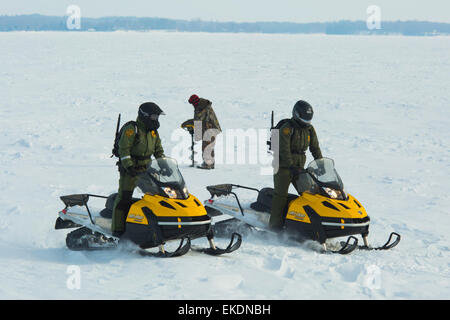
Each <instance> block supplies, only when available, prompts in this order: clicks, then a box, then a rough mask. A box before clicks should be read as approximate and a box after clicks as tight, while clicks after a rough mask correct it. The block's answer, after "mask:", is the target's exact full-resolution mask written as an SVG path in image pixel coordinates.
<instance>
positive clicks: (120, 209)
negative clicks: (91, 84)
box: [111, 102, 165, 237]
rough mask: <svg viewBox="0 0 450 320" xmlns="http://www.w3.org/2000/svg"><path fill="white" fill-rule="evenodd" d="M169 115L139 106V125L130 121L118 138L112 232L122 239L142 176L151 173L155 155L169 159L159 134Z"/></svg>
mask: <svg viewBox="0 0 450 320" xmlns="http://www.w3.org/2000/svg"><path fill="white" fill-rule="evenodd" d="M164 114H165V113H164V112H163V111H162V110H161V108H160V107H159V106H158V105H157V104H156V103H153V102H146V103H144V104H142V105H141V106H140V107H139V111H138V117H137V120H136V122H134V121H130V122H128V123H126V124H125V125H124V126H123V128H122V129H121V136H120V137H118V138H119V141H118V154H119V161H118V167H119V172H120V179H119V191H118V194H117V196H116V199H115V201H114V207H113V215H112V224H111V231H112V234H113V236H116V237H120V236H121V235H122V234H123V233H124V232H125V220H126V217H127V214H128V211H129V209H130V206H131V200H132V196H133V191H134V189H135V188H136V183H137V179H138V175H139V174H141V173H143V172H145V171H146V170H147V166H148V164H149V163H150V161H151V160H150V158H151V156H154V157H155V159H158V158H162V157H165V155H164V149H163V147H162V145H161V139H160V137H159V134H158V128H159V125H160V124H159V120H158V119H159V116H160V115H164Z"/></svg>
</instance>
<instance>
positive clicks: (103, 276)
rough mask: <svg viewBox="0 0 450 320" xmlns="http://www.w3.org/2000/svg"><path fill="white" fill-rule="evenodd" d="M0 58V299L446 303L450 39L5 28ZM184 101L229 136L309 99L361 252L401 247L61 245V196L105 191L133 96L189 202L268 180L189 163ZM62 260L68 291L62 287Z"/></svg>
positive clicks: (248, 242)
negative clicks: (149, 118) (156, 114)
mask: <svg viewBox="0 0 450 320" xmlns="http://www.w3.org/2000/svg"><path fill="white" fill-rule="evenodd" d="M0 47H1V48H2V49H1V50H0V61H1V63H0V128H1V129H0V188H1V192H0V203H1V208H0V283H1V285H0V298H2V299H16V298H19V299H92V298H96V299H283V300H286V299H448V298H450V270H449V266H450V242H449V232H450V219H449V208H450V193H449V191H450V189H449V186H448V180H449V178H450V129H449V126H450V92H449V88H450V78H449V74H450V59H449V52H450V38H449V37H397V36H389V37H384V36H373V37H366V36H324V35H259V34H204V33H168V32H145V33H139V32H115V33H69V32H61V33H58V32H44V33H40V32H17V33H16V32H14V33H0ZM192 93H197V94H198V95H200V96H203V97H206V98H208V99H210V100H212V101H213V103H214V104H213V106H214V107H215V110H216V113H217V115H218V117H219V119H220V121H221V125H222V128H223V129H228V130H229V129H245V130H248V129H251V130H260V129H265V128H267V127H268V126H269V114H270V111H271V110H275V111H276V118H277V119H280V118H282V117H285V116H288V115H289V114H290V112H291V108H292V106H293V104H294V103H295V102H296V101H297V100H299V99H305V100H307V101H309V102H310V103H311V104H312V105H313V107H314V110H315V117H314V121H313V122H314V125H315V128H316V131H317V133H318V136H319V140H320V143H321V147H322V152H323V154H324V156H327V157H331V158H333V159H335V161H336V166H337V169H338V171H339V172H340V175H341V177H342V178H343V180H344V183H345V186H346V189H347V191H348V192H350V193H351V194H353V195H354V196H356V197H357V198H358V199H359V200H360V201H361V202H362V203H363V205H365V207H366V209H367V211H368V213H369V215H370V217H371V219H372V223H371V229H370V230H371V234H370V239H371V241H372V243H373V244H382V243H383V242H384V241H385V240H386V237H387V235H388V234H389V233H390V232H391V231H396V232H399V233H400V234H401V235H402V242H401V243H400V244H399V245H398V247H396V248H395V249H393V250H391V251H387V252H361V251H360V252H354V253H352V254H351V255H348V256H339V255H323V254H319V253H316V252H314V251H311V250H308V249H307V248H306V247H305V246H301V245H294V244H292V243H289V244H287V245H285V244H283V243H282V242H281V241H279V240H277V239H270V238H262V237H258V236H249V237H245V238H244V242H243V245H242V247H241V249H240V250H239V251H237V252H235V253H233V254H230V255H228V256H222V257H210V256H206V255H204V254H200V253H195V252H191V253H189V254H187V255H186V256H183V257H180V258H176V259H157V258H149V257H141V256H138V255H136V254H133V253H129V252H125V251H113V252H73V251H69V250H68V249H66V247H65V234H66V232H65V231H56V230H54V229H53V227H54V222H55V219H56V215H57V212H58V210H60V209H62V207H63V204H62V202H60V200H59V196H61V195H64V194H70V193H80V192H89V193H97V194H109V193H112V192H115V191H116V189H117V182H118V172H117V170H116V167H115V160H114V159H111V158H110V157H109V156H110V154H111V148H112V142H113V138H114V132H115V125H116V119H117V115H118V114H119V113H121V114H122V119H123V121H125V120H132V119H134V118H135V117H136V113H137V108H138V106H139V105H140V104H141V103H142V102H145V101H154V102H156V103H158V104H159V105H160V106H161V107H162V109H163V110H164V111H165V112H166V114H167V115H166V116H165V117H163V119H162V126H161V130H160V133H161V136H162V139H163V145H164V148H165V150H166V154H167V155H172V156H174V157H175V158H177V159H178V160H179V162H180V167H181V171H182V173H183V174H184V176H185V180H186V181H187V184H188V187H189V190H190V192H191V193H193V194H195V195H196V196H197V197H199V198H200V199H201V200H205V199H207V198H208V192H207V191H206V189H205V186H206V185H208V184H213V183H224V182H233V183H238V184H243V185H249V186H254V187H263V186H272V177H271V176H270V175H261V174H260V173H261V172H260V167H261V165H262V164H261V163H260V161H259V160H261V159H262V158H261V159H259V158H258V161H257V163H255V162H252V163H248V162H249V161H247V163H244V164H242V163H236V162H237V161H234V162H235V163H230V161H222V163H219V164H218V165H217V168H216V170H214V171H200V170H198V169H193V168H189V167H188V164H187V163H186V161H185V160H186V157H185V156H184V155H183V152H182V151H183V150H185V151H186V150H187V147H188V145H189V137H188V136H187V137H186V135H184V140H180V139H181V137H183V134H181V135H180V132H179V130H175V129H177V128H179V125H180V123H181V122H182V121H184V120H186V119H188V118H190V117H192V113H193V110H192V106H191V105H189V104H188V103H187V99H188V97H189V96H190V95H191V94H192ZM122 123H123V122H122ZM247 132H248V131H247ZM224 137H226V135H225V134H224V135H222V140H221V141H219V143H218V146H217V149H218V150H219V151H218V153H219V157H220V154H221V151H220V150H224V152H222V158H223V159H224V160H225V159H226V157H225V156H224V154H226V152H225V150H228V151H230V150H234V147H233V145H232V142H231V140H230V141H228V140H227V139H223V138H224ZM260 142H261V141H260ZM262 143H264V141H262ZM230 145H231V149H227V147H228V148H230ZM180 146H182V147H180ZM260 149H261V148H259V149H258V151H259V152H261V154H264V153H265V150H260ZM184 153H186V152H184ZM183 160H184V161H183ZM308 160H311V156H310V155H308ZM220 241H221V239H218V242H220ZM223 241H225V240H223ZM194 244H195V245H205V246H206V245H207V241H206V240H203V239H201V240H196V241H195V242H194ZM70 266H76V268H78V269H75V270H79V271H80V275H81V277H80V280H81V282H80V288H79V289H73V288H72V289H71V286H70V285H69V286H68V285H67V281H68V279H70V277H71V275H72V274H71V273H70V272H71V271H72V270H73V269H71V267H70Z"/></svg>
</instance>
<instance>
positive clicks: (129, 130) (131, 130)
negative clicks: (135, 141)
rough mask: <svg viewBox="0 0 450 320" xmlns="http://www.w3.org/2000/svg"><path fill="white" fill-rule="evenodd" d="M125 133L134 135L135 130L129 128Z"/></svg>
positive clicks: (128, 135) (129, 135)
mask: <svg viewBox="0 0 450 320" xmlns="http://www.w3.org/2000/svg"><path fill="white" fill-rule="evenodd" d="M125 135H126V136H127V137H131V136H132V135H134V130H133V129H131V128H130V129H127V130H126V131H125Z"/></svg>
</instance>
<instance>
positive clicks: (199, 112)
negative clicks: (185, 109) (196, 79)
mask: <svg viewBox="0 0 450 320" xmlns="http://www.w3.org/2000/svg"><path fill="white" fill-rule="evenodd" d="M189 103H190V104H192V105H193V106H194V119H190V120H187V121H185V122H184V124H186V123H191V122H192V123H195V122H196V121H201V126H202V128H201V131H200V132H201V140H202V158H203V163H202V164H201V165H200V166H197V168H200V169H214V165H215V160H214V158H215V155H214V146H215V141H216V136H217V134H219V133H220V132H222V129H221V128H220V124H219V120H217V116H216V114H215V112H214V110H213V108H212V102H211V101H209V100H207V99H204V98H200V97H199V96H197V95H195V94H194V95H192V96H191V97H190V98H189ZM194 131H195V132H197V131H196V128H194ZM197 138H198V137H197Z"/></svg>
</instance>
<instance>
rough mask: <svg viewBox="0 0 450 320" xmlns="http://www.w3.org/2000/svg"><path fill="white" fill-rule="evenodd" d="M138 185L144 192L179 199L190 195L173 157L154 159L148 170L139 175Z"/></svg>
mask: <svg viewBox="0 0 450 320" xmlns="http://www.w3.org/2000/svg"><path fill="white" fill-rule="evenodd" d="M137 185H138V187H139V188H140V189H141V191H142V192H143V193H149V194H160V195H162V196H165V197H169V198H178V199H184V198H186V197H187V196H188V193H187V189H186V187H185V182H184V179H183V176H182V175H181V172H180V170H179V169H178V164H177V162H176V160H175V159H172V158H159V159H156V160H153V161H152V162H151V163H150V164H149V166H148V168H147V171H146V172H145V173H144V174H142V175H140V176H139V179H138V182H137Z"/></svg>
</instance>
